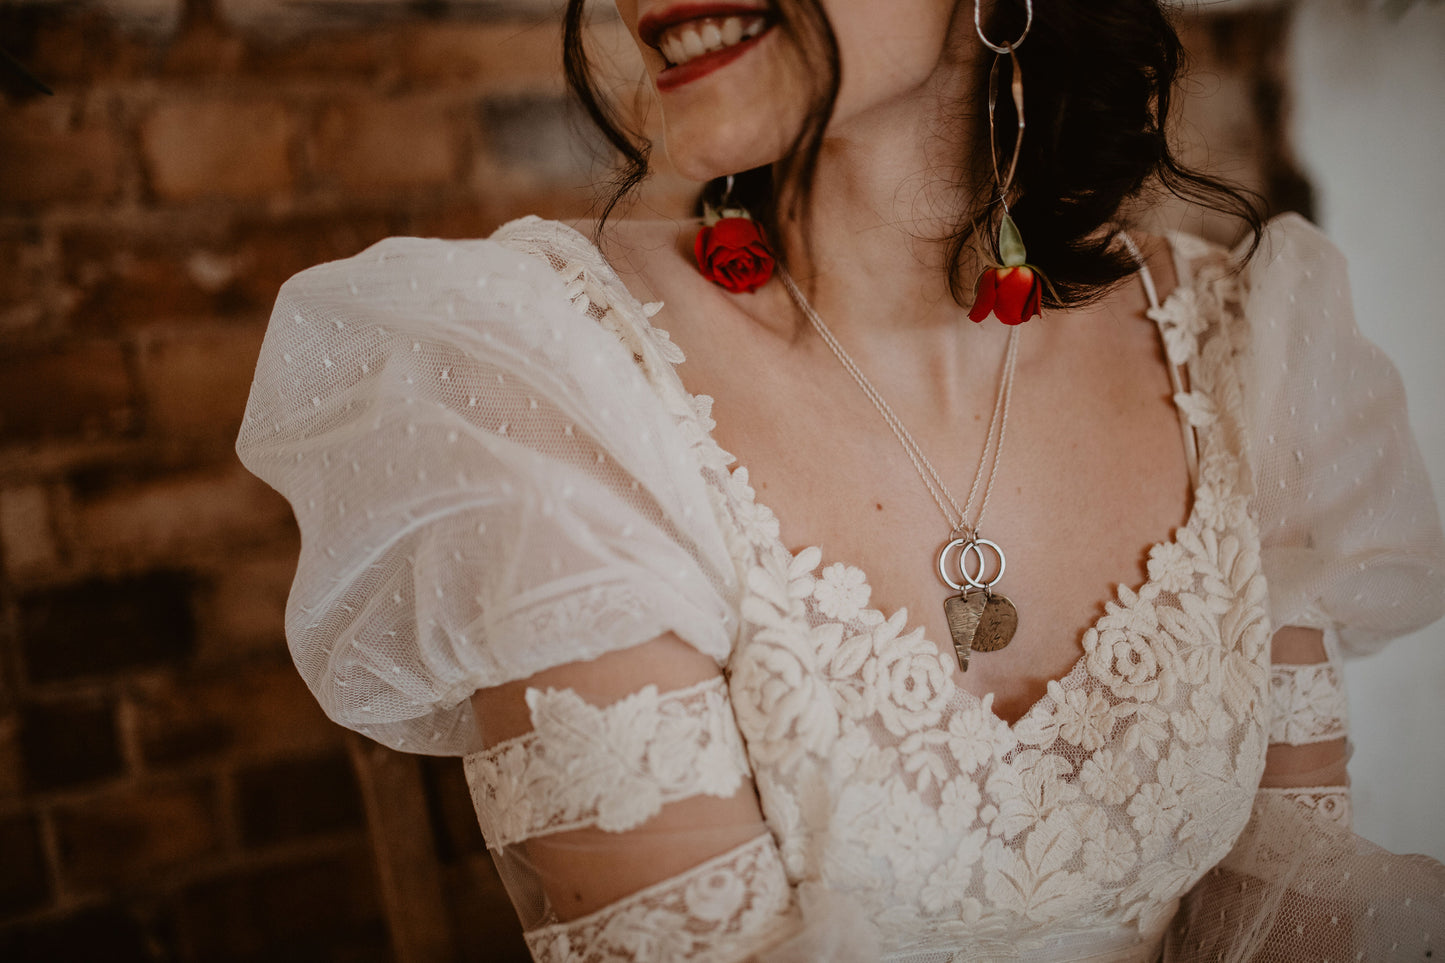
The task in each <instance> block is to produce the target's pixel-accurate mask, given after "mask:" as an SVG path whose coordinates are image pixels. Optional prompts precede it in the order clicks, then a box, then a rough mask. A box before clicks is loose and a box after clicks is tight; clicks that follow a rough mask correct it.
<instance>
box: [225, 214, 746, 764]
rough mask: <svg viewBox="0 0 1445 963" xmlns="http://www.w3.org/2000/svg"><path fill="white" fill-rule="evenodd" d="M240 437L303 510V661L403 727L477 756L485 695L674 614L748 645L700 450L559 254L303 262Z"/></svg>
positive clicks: (653, 628) (298, 630) (384, 248)
mask: <svg viewBox="0 0 1445 963" xmlns="http://www.w3.org/2000/svg"><path fill="white" fill-rule="evenodd" d="M584 307H585V306H584ZM237 447H238V451H239V453H240V455H241V458H242V461H243V462H244V463H245V464H246V466H247V467H248V468H249V469H250V470H251V471H253V472H254V473H255V474H257V475H259V476H260V477H261V478H263V479H264V480H265V481H267V482H268V483H269V484H270V485H272V486H273V487H274V488H276V489H277V490H278V491H279V492H281V493H282V494H283V495H285V496H286V498H287V499H288V500H289V501H290V502H291V505H292V507H293V509H294V511H295V514H296V518H297V521H298V523H299V525H300V529H301V556H300V562H299V565H298V569H297V574H296V579H295V582H294V584H293V587H292V593H291V597H290V602H289V604H288V607H287V614H286V633H287V638H288V640H289V642H290V645H291V649H292V653H293V656H294V658H295V661H296V664H297V665H298V667H299V668H300V670H301V673H302V674H303V676H304V677H305V679H306V681H307V683H308V685H309V686H310V687H311V690H312V692H313V693H314V694H315V696H316V698H317V699H318V700H319V701H320V703H321V705H322V706H323V707H324V708H325V710H326V712H327V713H328V715H330V716H331V718H333V719H334V720H336V721H337V722H339V723H341V724H342V725H345V726H348V727H350V728H353V729H356V730H358V731H360V732H363V733H365V734H366V735H368V736H370V737H372V738H374V739H376V740H377V741H379V742H382V743H384V744H386V745H388V746H391V747H393V748H398V749H403V750H407V751H412V752H423V753H429V754H455V755H462V754H466V753H470V752H474V751H478V750H480V749H481V748H483V746H482V743H481V742H480V740H479V735H478V731H477V726H476V725H475V721H474V718H473V715H472V710H471V708H470V706H469V704H468V697H469V696H470V695H471V694H472V693H473V692H474V691H476V690H477V689H480V688H485V687H491V686H497V685H501V684H503V683H505V682H509V681H512V680H516V679H521V678H524V677H528V676H531V675H534V674H536V673H539V672H541V671H543V670H546V669H548V668H551V667H553V666H557V665H561V664H563V663H569V662H576V661H581V660H587V659H592V658H595V657H597V656H600V655H602V654H605V653H608V652H613V651H617V650H621V649H625V648H627V647H629V646H633V645H637V644H639V643H642V642H645V641H647V640H649V639H652V638H655V637H657V636H659V635H661V634H663V633H667V632H671V633H675V634H676V635H677V636H678V637H679V638H681V639H682V640H684V641H685V642H687V643H688V644H690V645H691V646H692V647H694V648H695V649H697V650H698V651H700V652H702V653H704V654H706V655H707V656H709V657H711V658H712V659H713V660H714V661H715V662H716V663H717V664H718V665H722V664H723V663H724V662H725V661H726V659H727V656H728V653H729V651H730V647H731V644H732V638H733V635H734V632H735V614H734V604H735V603H734V602H733V601H732V600H733V596H734V594H735V592H736V585H735V580H736V576H735V573H734V570H733V567H732V563H731V562H730V560H729V557H728V554H727V551H726V547H725V544H724V542H723V537H722V535H721V533H720V531H719V529H718V526H717V522H716V518H715V516H714V515H713V513H712V510H711V506H710V503H709V501H708V494H707V491H706V490H705V483H704V481H703V480H702V478H701V477H700V474H699V472H698V469H697V466H696V464H694V462H693V460H692V458H691V451H690V448H689V446H688V444H687V443H686V442H685V439H683V438H681V437H679V429H678V428H677V426H676V424H675V422H674V420H673V418H672V417H671V416H670V414H669V412H668V411H667V410H666V408H665V406H664V405H663V404H662V403H661V401H660V399H659V397H658V395H657V394H656V392H655V391H654V390H653V388H652V387H651V386H650V385H649V384H648V382H647V380H646V378H645V377H644V376H643V375H642V374H641V373H640V372H639V370H638V367H637V365H635V364H634V363H633V357H632V354H631V352H629V351H628V350H627V349H626V348H625V347H624V346H623V345H622V344H621V343H620V342H619V341H618V339H617V337H615V336H614V335H613V334H612V333H610V332H608V331H607V330H605V329H604V328H603V327H601V326H599V325H598V324H597V323H596V321H595V320H594V319H592V318H589V317H587V315H586V314H585V313H584V312H582V311H579V310H578V306H577V305H576V304H575V303H574V301H573V300H572V298H570V297H569V295H568V292H567V291H566V289H565V288H564V285H563V282H562V280H561V279H560V278H558V276H557V274H556V273H555V272H554V271H553V270H551V269H550V267H549V265H548V264H547V263H546V262H545V261H543V260H541V259H538V258H536V257H534V256H531V255H528V254H524V253H520V252H518V251H515V250H512V249H510V248H508V247H506V246H504V245H502V244H499V243H495V242H492V241H468V242H445V241H429V240H421V239H415V238H394V239H391V240H387V241H383V242H381V243H379V244H377V245H376V246H374V247H372V248H370V249H369V250H367V251H365V252H363V253H362V254H359V255H357V256H355V257H353V258H350V259H347V260H343V261H337V262H333V263H330V264H324V265H321V266H318V267H315V268H312V269H310V270H308V271H305V272H303V273H302V274H300V275H298V276H296V277H295V278H293V279H292V280H291V281H289V282H288V283H287V284H286V285H285V287H284V288H283V289H282V291H281V295H280V298H279V300H278V302H277V305H276V308H275V312H274V314H273V317H272V322H271V326H270V328H269V330H268V332H267V335H266V338H265V342H264V345H263V347H262V351H261V357H260V361H259V364H258V370H257V375H256V380H255V382H254V384H253V386H252V390H251V396H250V400H249V403H248V405H247V409H246V415H245V420H244V423H243V427H242V430H241V434H240V438H239V441H238V446H237Z"/></svg>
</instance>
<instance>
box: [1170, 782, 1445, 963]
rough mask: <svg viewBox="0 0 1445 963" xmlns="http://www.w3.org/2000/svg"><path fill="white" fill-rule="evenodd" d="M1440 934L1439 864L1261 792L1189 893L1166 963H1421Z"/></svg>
mask: <svg viewBox="0 0 1445 963" xmlns="http://www.w3.org/2000/svg"><path fill="white" fill-rule="evenodd" d="M1442 934H1445V866H1442V865H1441V864H1440V863H1438V862H1436V861H1435V860H1433V859H1430V858H1428V857H1426V856H1398V855H1395V854H1394V853H1390V852H1387V851H1385V850H1383V849H1381V848H1380V847H1378V846H1375V845H1374V844H1373V843H1370V842H1368V841H1366V840H1365V839H1362V838H1361V837H1359V836H1356V835H1354V834H1353V833H1351V832H1350V831H1349V830H1348V829H1346V828H1344V827H1342V826H1340V825H1338V824H1336V823H1335V822H1333V821H1331V820H1328V819H1320V818H1316V817H1314V816H1311V815H1308V814H1306V812H1305V811H1304V810H1302V809H1301V807H1300V806H1299V805H1298V803H1297V802H1296V801H1295V800H1293V799H1290V798H1288V797H1285V796H1283V795H1280V794H1276V793H1261V794H1260V795H1259V796H1258V797H1257V798H1256V800H1255V806H1254V812H1253V815H1252V817H1251V819H1250V822H1249V825H1248V826H1247V827H1246V829H1245V832H1244V835H1243V836H1242V837H1240V839H1239V841H1238V843H1236V845H1235V847H1234V849H1233V850H1231V851H1230V854H1229V856H1227V857H1226V858H1225V860H1224V861H1223V862H1222V863H1220V865H1219V866H1217V867H1215V868H1214V869H1212V870H1210V871H1209V873H1207V874H1206V875H1205V877H1204V879H1203V880H1201V881H1200V883H1199V884H1198V885H1197V886H1196V887H1195V888H1194V889H1193V890H1192V891H1191V892H1190V894H1189V896H1188V898H1187V899H1186V900H1185V901H1184V904H1183V905H1182V907H1181V909H1180V912H1179V914H1178V915H1177V916H1176V918H1175V920H1174V924H1173V926H1172V928H1171V929H1170V932H1169V938H1168V941H1167V943H1166V947H1165V955H1164V959H1165V960H1166V961H1168V963H1196V961H1197V963H1204V961H1210V963H1298V961H1301V960H1341V961H1362V960H1363V961H1375V960H1422V961H1423V960H1429V959H1432V958H1438V956H1439V954H1440V953H1441V946H1440V943H1441V939H1442Z"/></svg>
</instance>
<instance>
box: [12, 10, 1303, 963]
mask: <svg viewBox="0 0 1445 963" xmlns="http://www.w3.org/2000/svg"><path fill="white" fill-rule="evenodd" d="M539 8H545V9H539ZM548 11H550V4H542V5H539V4H536V3H522V2H515V0H514V2H511V3H507V2H488V0H459V2H450V3H448V2H441V0H437V2H430V3H411V2H406V0H394V2H393V0H361V2H356V0H354V2H340V0H337V2H328V0H318V2H315V3H311V4H288V3H283V2H281V0H189V2H185V3H183V2H182V0H112V2H110V3H105V4H99V3H86V2H83V0H74V2H63V0H30V2H20V3H17V2H13V0H11V2H5V0H0V46H3V47H4V48H6V49H7V50H8V51H9V52H10V53H11V54H13V55H15V57H16V58H17V59H18V60H20V61H21V62H23V63H24V64H26V65H27V66H28V67H29V68H30V69H31V70H32V71H33V72H34V73H35V74H36V75H37V76H39V77H41V78H43V79H44V80H45V81H47V82H48V83H49V84H50V85H51V86H52V87H54V88H55V91H56V93H55V95H54V96H53V97H44V96H39V95H36V94H33V93H31V92H29V91H28V90H27V89H26V87H25V86H24V84H23V83H21V82H20V81H19V80H18V79H17V75H16V74H14V73H13V72H7V71H5V70H4V68H3V67H0V85H3V93H4V104H3V108H0V564H3V581H0V867H3V869H0V959H3V960H6V961H30V960H87V961H106V960H175V961H229V960H260V959H305V960H308V961H315V963H320V961H327V960H346V961H368V960H391V959H400V960H431V959H437V960H442V959H446V960H453V959H465V960H506V959H513V958H519V955H520V951H519V948H518V947H519V944H518V938H517V935H516V928H515V923H514V922H513V920H512V918H511V911H510V908H509V906H508V904H507V903H506V900H505V896H504V895H503V894H502V893H501V891H500V889H499V886H498V883H497V881H496V877H495V875H494V873H493V872H492V870H491V867H490V863H489V861H488V859H487V857H486V855H485V850H484V848H483V846H482V843H481V840H480V837H479V835H478V833H477V831H476V829H475V822H474V819H473V817H472V814H471V811H470V807H469V803H468V800H467V794H466V789H465V785H464V784H463V782H462V779H461V774H460V769H459V766H458V764H457V763H456V762H455V760H414V759H411V758H408V757H401V756H397V755H395V754H391V753H387V752H386V751H385V750H381V749H379V748H378V747H372V746H365V745H362V744H361V743H360V742H359V741H351V740H349V739H348V738H347V737H345V736H344V734H343V733H342V731H341V730H340V729H338V728H336V727H334V726H333V725H331V724H330V723H329V722H327V721H326V720H325V719H324V718H323V717H322V716H321V713H320V711H319V710H318V709H317V708H316V706H315V704H314V703H313V701H312V700H311V698H310V696H309V694H308V693H307V692H306V691H305V688H304V686H303V685H302V683H301V681H300V679H299V678H298V677H297V675H296V673H295V671H294V670H293V669H292V668H291V666H290V663H289V660H288V657H287V653H286V649H285V642H284V639H283V638H282V635H281V625H282V612H283V607H284V604H285V598H286V593H287V589H288V585H289V581H290V577H291V574H292V571H293V568H294V559H295V555H296V550H297V537H296V533H295V529H294V527H293V525H292V523H291V520H290V516H289V513H288V510H287V508H286V505H285V504H284V502H282V501H281V499H280V498H279V497H277V496H276V495H275V494H274V493H272V492H271V491H270V490H269V489H267V488H266V487H265V486H263V485H262V484H260V483H259V482H257V481H256V480H254V479H253V478H251V477H250V476H249V475H248V474H246V473H245V472H244V471H243V470H242V469H241V468H240V466H239V465H238V464H237V463H236V462H235V460H234V457H233V455H232V454H231V445H232V441H233V439H234V437H235V434H236V431H237V428H238V426H239V421H240V414H241V410H242V408H243V406H244V402H245V396H246V392H247V389H248V387H249V384H250V378H251V370H252V365H253V363H254V359H255V355H256V352H257V349H258V347H259V344H260V340H261V336H262V332H263V329H264V325H265V321H266V318H267V314H268V311H269V307H270V304H271V301H272V299H273V297H274V295H275V292H276V289H277V288H278V287H279V286H280V284H281V282H282V281H283V280H284V279H285V278H286V277H288V276H289V275H291V274H292V273H294V272H295V271H297V270H300V269H301V268H304V267H306V266H308V265H311V264H314V263H317V262H319V261H322V260H327V259H331V258H336V257H341V256H345V255H349V254H352V253H354V252H356V251H357V250H359V249H361V248H362V247H364V246H366V245H367V244H369V243H371V242H373V241H375V240H377V239H379V238H381V237H384V236H387V235H390V234H420V235H436V236H478V235H485V234H486V233H488V232H489V231H491V230H492V229H493V228H494V227H496V226H497V225H498V224H500V223H502V222H503V221H505V220H507V219H509V218H511V217H514V216H518V215H521V214H523V213H539V214H542V215H545V216H579V215H582V214H584V213H585V212H586V211H587V209H588V208H589V206H590V204H591V198H592V193H591V188H590V186H589V185H590V182H591V176H592V173H593V169H592V167H591V166H590V162H589V160H588V156H589V155H588V151H587V150H586V148H585V145H584V146H583V147H580V148H577V147H574V146H573V145H576V144H577V143H578V140H577V137H576V136H575V129H574V128H575V126H576V125H575V119H574V118H573V117H572V115H570V114H569V112H568V110H567V108H566V106H565V102H564V100H563V98H562V91H561V82H560V77H559V70H558V55H557V53H556V50H557V46H558V44H557V36H556V27H555V17H552V16H550V15H549V13H548ZM1277 29H1278V18H1271V17H1262V18H1259V17H1256V18H1237V17H1236V18H1215V19H1213V20H1211V21H1207V22H1204V21H1200V22H1196V23H1195V24H1194V25H1193V26H1192V27H1191V34H1190V35H1191V37H1192V38H1193V42H1194V44H1195V46H1196V47H1197V49H1198V50H1199V51H1201V52H1202V57H1203V59H1204V60H1205V62H1206V69H1205V70H1204V71H1203V72H1202V74H1201V76H1202V77H1204V78H1205V79H1204V81H1203V82H1202V83H1201V84H1200V85H1199V89H1201V90H1202V91H1203V92H1204V93H1208V94H1212V95H1214V96H1215V97H1216V99H1219V98H1222V102H1223V103H1224V104H1225V107H1224V108H1223V109H1219V110H1215V111H1214V112H1213V113H1211V112H1210V111H1208V110H1203V111H1200V112H1198V115H1197V123H1196V124H1194V125H1193V126H1194V127H1195V128H1196V129H1201V130H1204V131H1206V132H1212V133H1210V139H1211V142H1212V143H1213V145H1214V147H1215V149H1216V156H1218V154H1219V153H1220V145H1221V143H1222V144H1223V145H1224V154H1225V155H1226V156H1228V157H1234V156H1236V155H1237V157H1238V158H1239V159H1238V161H1237V162H1236V164H1235V166H1236V168H1237V170H1236V173H1239V174H1242V175H1243V177H1244V179H1246V180H1251V181H1253V182H1254V183H1256V184H1258V185H1260V186H1264V187H1267V188H1273V189H1275V191H1276V193H1281V191H1280V190H1279V185H1281V184H1283V185H1286V186H1288V185H1290V184H1295V181H1294V180H1291V178H1292V176H1293V175H1292V174H1291V173H1290V171H1291V168H1290V167H1289V165H1288V163H1287V162H1286V161H1284V160H1281V158H1282V157H1284V156H1285V155H1283V154H1282V153H1281V152H1280V151H1279V150H1277V149H1276V148H1273V147H1270V146H1269V145H1270V144H1271V143H1274V142H1275V140H1271V137H1272V135H1271V134H1270V131H1271V129H1272V128H1271V127H1270V123H1271V119H1270V118H1268V117H1267V116H1265V117H1264V118H1263V120H1261V116H1262V115H1261V114H1260V111H1259V105H1260V104H1261V103H1268V102H1269V97H1268V96H1267V94H1268V88H1269V85H1270V83H1271V80H1270V78H1271V77H1272V76H1273V75H1272V73H1271V69H1270V67H1269V62H1268V59H1267V58H1263V59H1261V58H1259V57H1256V56H1254V55H1252V54H1251V55H1248V56H1244V55H1241V54H1240V53H1239V51H1241V50H1245V49H1248V48H1247V45H1246V46H1241V44H1247V42H1251V38H1253V40H1252V42H1254V43H1255V44H1256V46H1260V47H1261V48H1262V49H1269V44H1268V38H1269V32H1270V31H1271V30H1275V31H1277ZM600 31H601V35H602V39H603V40H604V41H607V40H608V39H609V38H610V39H611V41H615V40H616V39H617V37H616V34H617V30H616V26H615V25H608V24H605V23H604V24H602V25H601V27H600ZM1261 38H1262V39H1261ZM1275 49H1277V47H1276V48H1275ZM1261 64H1263V65H1264V66H1261ZM624 73H625V70H624ZM1262 94H1263V95H1264V96H1262ZM1235 108H1238V109H1237V110H1236V109H1235ZM1261 131H1262V132H1263V134H1264V135H1265V136H1261ZM1276 140H1277V139H1276ZM1236 148H1237V149H1236ZM1281 171H1283V175H1281V173H1280V172H1281ZM1295 186H1296V187H1297V186H1298V185H1297V184H1296V185H1295ZM1291 189H1292V188H1291ZM1282 193H1285V194H1288V190H1284V191H1282ZM685 200H686V197H685V194H684V193H683V191H682V190H681V189H680V188H679V185H678V184H677V182H676V181H673V180H669V179H668V178H666V177H664V178H662V179H661V180H660V181H659V182H658V184H657V185H656V186H655V187H654V188H652V202H653V203H654V205H655V206H656V207H658V208H659V209H661V210H662V211H664V212H666V211H671V210H679V209H681V207H682V205H683V204H684V203H685Z"/></svg>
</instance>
